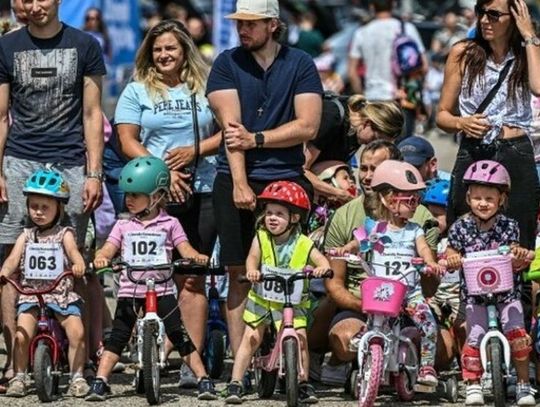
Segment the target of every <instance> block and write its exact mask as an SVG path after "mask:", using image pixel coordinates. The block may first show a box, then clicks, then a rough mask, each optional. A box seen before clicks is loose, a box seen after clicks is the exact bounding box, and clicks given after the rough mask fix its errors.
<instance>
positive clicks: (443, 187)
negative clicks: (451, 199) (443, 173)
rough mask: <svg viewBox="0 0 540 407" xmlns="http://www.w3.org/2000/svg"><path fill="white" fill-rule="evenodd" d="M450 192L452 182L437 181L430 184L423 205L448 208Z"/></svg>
mask: <svg viewBox="0 0 540 407" xmlns="http://www.w3.org/2000/svg"><path fill="white" fill-rule="evenodd" d="M449 192H450V181H448V180H445V179H437V180H435V181H433V182H431V183H429V184H428V187H427V188H426V191H425V193H424V197H423V199H422V204H424V205H438V206H444V207H445V208H446V207H447V206H448V193H449Z"/></svg>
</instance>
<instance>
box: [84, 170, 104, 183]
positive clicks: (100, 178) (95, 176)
mask: <svg viewBox="0 0 540 407" xmlns="http://www.w3.org/2000/svg"><path fill="white" fill-rule="evenodd" d="M86 178H87V179H96V180H98V181H99V182H103V181H105V176H104V175H103V173H102V172H101V171H89V172H88V173H87V174H86Z"/></svg>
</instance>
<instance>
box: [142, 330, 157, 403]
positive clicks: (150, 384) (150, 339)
mask: <svg viewBox="0 0 540 407" xmlns="http://www.w3.org/2000/svg"><path fill="white" fill-rule="evenodd" d="M142 346H143V349H142V362H143V369H142V370H143V382H144V392H145V394H146V400H147V401H148V404H150V405H152V406H153V405H156V404H159V398H160V392H159V385H160V372H159V354H158V347H157V343H156V336H155V328H154V326H153V325H151V324H145V325H144V327H143V345H142Z"/></svg>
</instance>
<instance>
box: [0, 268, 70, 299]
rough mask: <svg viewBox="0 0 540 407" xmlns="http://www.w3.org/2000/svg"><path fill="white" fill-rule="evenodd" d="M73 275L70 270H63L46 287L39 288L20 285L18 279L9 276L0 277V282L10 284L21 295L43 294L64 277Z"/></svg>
mask: <svg viewBox="0 0 540 407" xmlns="http://www.w3.org/2000/svg"><path fill="white" fill-rule="evenodd" d="M72 276H73V273H72V272H71V271H64V272H63V273H62V274H60V275H59V276H58V277H56V279H55V280H53V282H52V283H51V284H50V285H48V286H47V287H45V288H41V289H36V288H31V287H28V286H22V285H20V284H19V282H18V281H15V280H13V279H11V278H9V277H4V276H2V277H0V284H1V285H4V284H8V283H9V284H11V285H12V286H13V288H15V290H16V291H17V292H18V293H20V294H22V295H44V294H48V293H50V292H51V291H52V290H54V289H55V288H56V287H57V286H58V284H60V282H61V281H62V280H63V279H64V278H66V277H72Z"/></svg>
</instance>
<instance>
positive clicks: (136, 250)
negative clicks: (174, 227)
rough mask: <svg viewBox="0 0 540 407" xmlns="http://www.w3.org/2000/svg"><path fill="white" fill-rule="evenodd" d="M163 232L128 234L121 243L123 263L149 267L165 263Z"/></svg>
mask: <svg viewBox="0 0 540 407" xmlns="http://www.w3.org/2000/svg"><path fill="white" fill-rule="evenodd" d="M166 238H167V234H166V233H165V232H148V231H139V232H128V233H127V234H126V235H125V237H124V241H123V245H124V247H123V251H122V255H123V258H124V261H125V262H127V263H128V264H130V265H132V266H151V265H156V264H164V263H167V252H166V250H165V241H166Z"/></svg>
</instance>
